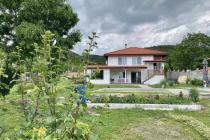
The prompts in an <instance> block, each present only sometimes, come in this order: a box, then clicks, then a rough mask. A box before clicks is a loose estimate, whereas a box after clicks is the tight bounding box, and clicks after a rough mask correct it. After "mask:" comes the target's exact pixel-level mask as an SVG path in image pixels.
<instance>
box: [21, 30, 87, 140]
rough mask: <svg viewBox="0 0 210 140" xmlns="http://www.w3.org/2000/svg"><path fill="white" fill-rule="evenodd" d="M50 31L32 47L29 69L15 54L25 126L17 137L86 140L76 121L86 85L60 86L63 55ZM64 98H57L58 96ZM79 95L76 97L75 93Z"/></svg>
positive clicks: (81, 125)
mask: <svg viewBox="0 0 210 140" xmlns="http://www.w3.org/2000/svg"><path fill="white" fill-rule="evenodd" d="M54 40H56V38H55V35H54V34H52V33H51V32H50V31H47V32H45V34H44V35H42V43H40V44H36V43H35V44H34V45H33V46H34V50H35V58H34V60H33V63H32V67H30V65H28V64H27V60H22V59H21V57H20V54H21V51H22V50H21V48H19V51H18V53H17V56H18V58H19V59H18V63H17V65H18V69H19V71H21V73H22V74H21V75H20V79H19V82H18V83H19V86H18V87H19V88H18V90H17V92H18V93H20V94H21V95H22V100H21V105H22V111H23V113H24V116H25V120H26V122H27V123H26V124H27V125H26V126H25V128H23V129H21V132H20V135H18V137H20V138H23V139H27V138H28V139H59V140H60V139H88V138H89V133H90V129H89V127H88V125H87V124H85V123H83V122H81V121H79V118H80V116H81V114H83V112H84V111H85V109H86V96H87V94H88V93H89V89H87V88H88V86H87V87H85V86H83V87H82V88H77V90H75V87H74V86H73V84H71V83H69V85H68V86H62V87H60V86H59V85H58V83H59V81H60V80H61V79H62V72H63V63H64V62H65V61H64V60H65V57H64V56H65V55H64V53H65V52H64V51H65V50H63V49H61V48H60V47H59V46H57V45H56V44H55V43H54V42H55V41H54ZM61 93H63V94H65V95H66V96H65V98H60V94H61ZM78 93H79V94H78Z"/></svg>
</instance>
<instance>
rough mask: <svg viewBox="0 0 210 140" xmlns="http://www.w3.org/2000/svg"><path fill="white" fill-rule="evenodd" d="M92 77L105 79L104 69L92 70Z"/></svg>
mask: <svg viewBox="0 0 210 140" xmlns="http://www.w3.org/2000/svg"><path fill="white" fill-rule="evenodd" d="M91 79H104V70H92V74H91Z"/></svg>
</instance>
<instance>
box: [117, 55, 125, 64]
mask: <svg viewBox="0 0 210 140" xmlns="http://www.w3.org/2000/svg"><path fill="white" fill-rule="evenodd" d="M118 65H127V57H118Z"/></svg>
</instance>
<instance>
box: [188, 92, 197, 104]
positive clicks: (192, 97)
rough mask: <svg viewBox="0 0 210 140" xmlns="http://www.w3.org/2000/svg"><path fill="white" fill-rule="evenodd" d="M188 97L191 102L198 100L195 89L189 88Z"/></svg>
mask: <svg viewBox="0 0 210 140" xmlns="http://www.w3.org/2000/svg"><path fill="white" fill-rule="evenodd" d="M189 98H190V99H191V100H192V101H193V102H198V101H199V92H198V90H196V89H191V90H190V94H189Z"/></svg>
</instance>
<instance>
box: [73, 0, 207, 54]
mask: <svg viewBox="0 0 210 140" xmlns="http://www.w3.org/2000/svg"><path fill="white" fill-rule="evenodd" d="M70 4H71V5H72V7H73V8H74V10H75V11H76V12H77V13H78V16H79V18H80V22H79V24H78V26H77V28H78V29H80V30H81V33H82V34H83V40H82V42H81V43H78V44H77V45H76V46H75V50H74V51H75V52H78V53H81V52H82V50H83V49H84V48H85V47H86V42H87V35H88V34H89V33H90V32H92V31H96V32H98V33H99V34H100V38H99V39H98V40H97V42H98V43H99V49H97V50H94V52H93V53H95V54H103V53H105V52H108V51H112V50H116V49H120V48H123V47H124V44H125V43H127V44H128V45H129V46H139V47H148V46H152V45H162V44H176V43H179V42H180V41H181V40H182V38H183V36H185V35H186V34H187V33H189V32H202V33H206V34H210V28H209V26H210V0H199V1H198V0H185V1H183V0H176V1H175V0H114V1H113V0H75V1H70Z"/></svg>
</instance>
